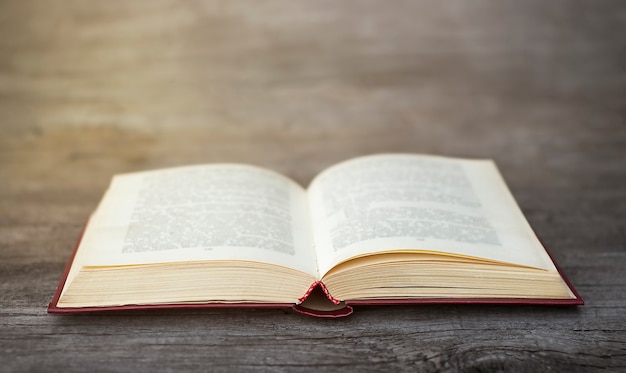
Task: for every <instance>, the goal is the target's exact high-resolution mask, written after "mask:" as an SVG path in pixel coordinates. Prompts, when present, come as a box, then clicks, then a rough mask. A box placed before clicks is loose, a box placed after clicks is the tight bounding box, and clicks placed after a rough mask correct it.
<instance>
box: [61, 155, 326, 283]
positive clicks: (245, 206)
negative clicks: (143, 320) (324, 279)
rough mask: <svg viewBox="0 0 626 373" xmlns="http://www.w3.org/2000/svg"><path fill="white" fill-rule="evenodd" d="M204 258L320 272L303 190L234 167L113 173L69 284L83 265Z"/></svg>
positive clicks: (273, 176) (276, 176)
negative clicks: (313, 246) (116, 174)
mask: <svg viewBox="0 0 626 373" xmlns="http://www.w3.org/2000/svg"><path fill="white" fill-rule="evenodd" d="M204 260H241V261H252V262H263V263H269V264H274V265H279V266H283V267H288V268H292V269H295V270H299V271H301V272H304V273H307V274H311V275H313V276H315V277H318V272H317V268H316V261H315V255H314V252H313V249H312V240H311V228H310V221H309V213H308V207H307V201H306V193H305V191H304V189H303V188H302V187H300V186H299V185H298V184H296V183H295V182H294V181H292V180H290V179H288V178H286V177H284V176H282V175H280V174H277V173H274V172H272V171H268V170H265V169H261V168H257V167H253V166H246V165H236V164H217V165H205V166H188V167H178V168H171V169H164V170H157V171H147V172H139V173H131V174H123V175H118V176H115V177H114V178H113V181H112V182H111V185H110V187H109V189H108V190H107V192H106V194H105V196H104V197H103V199H102V201H101V203H100V205H99V206H98V208H97V209H96V211H95V212H94V214H93V215H92V217H91V219H90V221H89V223H88V225H87V228H86V230H85V233H84V235H83V239H82V241H81V243H80V246H79V249H78V252H77V255H76V258H75V260H74V263H73V265H72V269H71V270H70V273H69V276H68V281H67V282H66V287H67V285H68V284H69V283H70V282H71V280H72V278H73V277H74V276H75V275H76V274H77V273H78V270H80V268H81V267H82V266H125V265H136V264H151V263H167V262H187V261H204Z"/></svg>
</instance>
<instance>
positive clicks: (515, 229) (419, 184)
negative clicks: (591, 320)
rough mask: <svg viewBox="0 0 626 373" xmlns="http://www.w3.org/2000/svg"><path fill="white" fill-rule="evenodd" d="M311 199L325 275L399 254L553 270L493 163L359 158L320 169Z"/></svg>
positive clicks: (410, 157) (406, 156) (410, 156)
mask: <svg viewBox="0 0 626 373" xmlns="http://www.w3.org/2000/svg"><path fill="white" fill-rule="evenodd" d="M308 196H309V206H310V211H311V215H312V221H313V226H314V230H313V232H314V233H313V234H314V242H315V247H316V250H317V254H318V265H319V269H320V273H322V274H325V273H326V272H327V271H328V270H329V269H330V268H332V267H333V266H334V265H336V264H338V263H340V262H342V261H344V260H346V259H349V258H353V257H357V256H362V255H366V254H371V253H380V252H387V251H397V250H398V249H406V250H412V251H422V252H426V253H428V252H444V253H447V254H453V255H460V256H465V257H475V258H485V259H488V260H493V261H500V262H507V263H513V264H518V265H524V266H530V267H536V268H543V269H551V270H552V269H554V265H553V264H552V261H551V260H550V259H549V257H548V255H547V253H546V252H545V250H544V249H543V247H542V246H541V244H540V243H539V241H538V239H537V238H536V236H535V235H534V233H533V232H532V230H531V229H530V226H529V225H528V223H527V221H526V219H525V218H524V216H523V215H522V213H521V211H520V209H519V207H518V206H517V204H516V203H515V201H514V199H513V197H512V196H511V194H510V192H509V190H508V188H507V187H506V185H505V183H504V181H503V180H502V178H501V176H500V174H499V172H498V171H497V169H496V167H495V165H494V164H493V162H492V161H489V160H465V159H455V158H445V157H437V156H423V155H413V154H383V155H374V156H368V157H361V158H356V159H353V160H349V161H346V162H343V163H340V164H338V165H336V166H333V167H331V168H329V169H327V170H326V171H324V172H322V173H321V174H320V175H318V176H317V177H316V178H315V179H314V180H313V182H312V183H311V186H310V187H309V190H308Z"/></svg>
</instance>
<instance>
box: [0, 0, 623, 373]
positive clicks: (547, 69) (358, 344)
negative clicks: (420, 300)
mask: <svg viewBox="0 0 626 373" xmlns="http://www.w3.org/2000/svg"><path fill="white" fill-rule="evenodd" d="M0 130H1V131H0V371H3V372H5V371H156V370H159V371H179V370H201V371H204V370H287V371H291V370H311V371H317V370H333V371H336V370H342V369H343V370H346V369H347V370H353V369H356V368H358V369H359V370H371V371H380V370H386V371H396V370H408V371H509V370H513V371H529V372H538V371H549V370H551V371H595V370H603V369H605V368H608V369H609V370H612V371H619V370H624V369H626V332H625V329H626V327H625V324H626V293H625V291H624V288H625V286H626V275H625V274H624V272H625V271H626V6H625V3H624V2H623V1H619V0H618V1H605V0H600V1H550V2H544V1H523V2H522V1H514V0H509V1H495V0H494V1H486V0H481V1H471V2H468V1H434V0H433V1H287V0H285V1H252V0H250V1H236V2H235V1H173V0H159V1H132V2H131V1H100V2H90V1H56V2H50V1H13V2H10V1H0ZM376 152H414V153H433V154H442V155H451V156H465V157H486V158H493V159H495V160H496V162H497V163H498V165H499V166H500V168H501V171H502V173H503V174H504V176H505V178H506V180H507V182H508V183H509V185H510V187H511V189H512V191H513V193H514V195H515V196H516V198H517V200H518V202H519V204H520V205H521V207H522V209H523V210H524V212H525V214H526V215H527V217H528V219H529V220H530V222H531V224H532V225H533V227H534V228H535V230H536V232H537V233H538V234H539V235H540V236H541V237H542V238H543V240H544V241H545V243H546V245H547V246H549V247H550V248H551V250H552V253H553V255H554V256H555V258H556V259H557V261H558V262H559V263H560V264H561V266H562V267H563V269H564V271H565V273H566V274H567V275H568V276H569V278H570V280H571V281H572V282H573V284H574V286H575V287H576V288H577V289H578V290H579V292H580V293H581V295H582V297H583V298H584V299H585V300H586V302H587V304H586V305H585V306H583V307H578V308H558V307H556V308H555V307H536V306H526V307H519V306H416V307H362V308H358V309H357V310H356V312H355V314H354V315H352V316H350V317H349V318H345V319H341V320H319V319H312V318H307V317H304V316H301V315H298V314H294V313H292V312H289V311H283V310H183V311H156V312H126V313H111V314H98V315H81V316H52V315H47V314H46V311H45V309H46V306H47V304H48V302H49V301H50V298H51V297H52V294H53V292H54V289H55V287H56V285H57V282H58V280H59V277H60V275H61V272H62V270H63V268H64V266H65V263H66V260H67V259H68V257H69V255H70V253H71V250H72V247H73V245H74V242H75V240H76V238H77V236H78V234H79V232H80V230H81V227H82V225H83V223H84V222H85V220H86V218H87V216H88V215H89V213H90V212H91V211H92V210H93V209H94V208H95V206H96V204H97V203H98V201H99V199H100V197H101V195H102V193H103V192H104V190H105V188H106V186H107V184H108V182H109V180H110V178H111V176H112V175H113V174H115V173H120V172H127V171H135V170H145V169H151V168H158V167H165V166H173V165H183V164H193V163H208V162H218V161H219V162H221V161H228V162H245V163H252V164H256V165H260V166H265V167H269V168H272V169H274V170H277V171H279V172H283V173H285V174H286V175H288V176H290V177H292V178H294V179H295V180H297V181H298V182H300V183H301V184H303V185H306V184H307V183H308V182H309V181H310V180H311V178H312V177H313V176H314V175H315V174H316V173H317V172H319V171H320V170H322V169H324V168H325V167H328V166H329V165H331V164H333V163H335V162H338V161H341V160H344V159H347V158H349V157H353V156H358V155H364V154H370V153H376Z"/></svg>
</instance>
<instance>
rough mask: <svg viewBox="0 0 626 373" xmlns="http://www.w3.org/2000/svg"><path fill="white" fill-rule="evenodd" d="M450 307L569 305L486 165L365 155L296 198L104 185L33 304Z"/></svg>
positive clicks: (253, 173) (209, 178)
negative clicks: (51, 287) (48, 295)
mask: <svg viewBox="0 0 626 373" xmlns="http://www.w3.org/2000/svg"><path fill="white" fill-rule="evenodd" d="M450 302H452V303H468V302H469V303H535V304H582V299H581V298H580V297H579V296H578V295H577V294H576V292H575V290H574V289H573V287H572V286H571V285H570V284H569V282H568V281H567V280H566V279H565V277H564V276H563V275H562V274H561V272H560V271H559V270H558V269H557V267H556V265H555V263H554V262H553V261H552V259H551V258H550V256H549V255H548V253H547V252H546V250H545V249H544V247H543V246H542V244H541V243H540V241H539V240H538V239H537V237H536V236H535V234H534V233H533V231H532V230H531V228H530V226H529V224H528V222H527V221H526V219H525V218H524V216H523V214H522V212H521V210H520V209H519V207H518V206H517V204H516V203H515V201H514V199H513V197H512V195H511V193H510V192H509V190H508V188H507V187H506V184H505V183H504V181H503V179H502V177H501V176H500V174H499V172H498V171H497V169H496V167H495V165H494V163H493V162H492V161H489V160H468V159H455V158H445V157H438V156H425V155H411V154H381V155H372V156H366V157H360V158H356V159H352V160H348V161H345V162H343V163H340V164H337V165H335V166H332V167H330V168H328V169H326V170H325V171H323V172H322V173H320V174H319V175H317V176H316V177H315V178H314V179H313V181H312V182H311V184H310V186H309V187H308V188H307V189H304V188H303V187H301V186H300V185H298V184H297V183H296V182H294V181H292V180H290V179H288V178H287V177H285V176H282V175H280V174H277V173H274V172H273V171H269V170H265V169H261V168H257V167H253V166H248V165H239V164H210V165H198V166H187V167H177V168H169V169H163V170H156V171H147V172H138V173H130V174H123V175H117V176H115V177H114V178H113V180H112V182H111V185H110V187H109V189H108V190H107V192H106V194H105V196H104V197H103V199H102V201H101V203H100V204H99V206H98V208H97V209H96V211H95V212H94V213H93V215H92V216H91V218H90V219H89V222H88V224H87V226H86V227H85V230H84V232H83V236H82V239H81V240H80V242H79V244H78V246H77V248H76V250H75V253H74V255H73V256H72V259H71V260H70V263H69V264H68V268H67V270H66V273H65V275H64V277H63V279H62V281H61V283H60V284H59V288H58V290H57V293H56V294H55V296H54V298H53V300H52V303H51V304H50V307H49V309H48V310H49V312H53V313H66V312H76V311H96V310H111V309H129V308H131V309H136V308H155V307H156V308H164V307H207V306H216V307H220V306H254V307H263V306H270V307H278V306H295V308H296V309H297V310H299V311H301V312H304V313H309V314H316V315H321V316H338V315H346V314H349V313H350V312H352V307H351V306H352V305H364V304H406V303H450Z"/></svg>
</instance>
